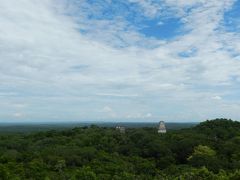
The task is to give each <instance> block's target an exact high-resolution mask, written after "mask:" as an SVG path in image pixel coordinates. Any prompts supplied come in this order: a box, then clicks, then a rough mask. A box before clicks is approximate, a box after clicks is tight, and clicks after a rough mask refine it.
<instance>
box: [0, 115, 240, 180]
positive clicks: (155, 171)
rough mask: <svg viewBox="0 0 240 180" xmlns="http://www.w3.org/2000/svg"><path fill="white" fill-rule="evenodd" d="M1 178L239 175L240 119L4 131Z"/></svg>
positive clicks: (85, 179)
mask: <svg viewBox="0 0 240 180" xmlns="http://www.w3.org/2000/svg"><path fill="white" fill-rule="evenodd" d="M0 179H46V180H48V179H54V180H55V179H71V180H75V179H81V180H95V179H101V180H102V179H106V180H107V179H109V180H110V179H116V180H118V179H124V180H128V179H129V180H130V179H133V180H135V179H139V180H141V179H169V180H172V179H180V180H183V179H186V180H191V179H193V180H198V179H199V180H200V179H201V180H205V179H209V180H212V179H232V180H237V179H240V123H239V122H234V121H231V120H225V119H217V120H213V121H205V122H203V123H200V124H199V125H197V126H196V127H193V128H188V129H182V130H175V131H174V130H172V131H168V133H166V134H158V133H157V130H156V129H155V128H132V129H127V130H126V133H125V134H121V133H120V132H119V131H117V130H115V129H114V128H103V127H97V126H91V127H81V128H74V129H72V130H65V131H47V132H35V133H31V134H17V133H11V134H2V135H0Z"/></svg>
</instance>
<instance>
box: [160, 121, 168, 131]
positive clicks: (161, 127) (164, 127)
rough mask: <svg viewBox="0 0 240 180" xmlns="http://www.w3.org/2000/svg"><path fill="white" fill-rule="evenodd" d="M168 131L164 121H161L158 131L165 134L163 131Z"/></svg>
mask: <svg viewBox="0 0 240 180" xmlns="http://www.w3.org/2000/svg"><path fill="white" fill-rule="evenodd" d="M166 132H167V129H166V126H165V123H164V121H160V122H159V126H158V133H162V134H163V133H166Z"/></svg>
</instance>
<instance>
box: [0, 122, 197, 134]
mask: <svg viewBox="0 0 240 180" xmlns="http://www.w3.org/2000/svg"><path fill="white" fill-rule="evenodd" d="M197 124H198V122H181V123H177V122H166V126H167V129H168V130H173V129H182V128H189V127H193V126H195V125H197ZM91 125H96V126H98V127H109V128H111V127H116V126H123V127H125V128H142V127H151V128H157V127H158V122H90V121H86V122H65V123H61V122H55V123H54V122H52V123H49V122H37V123H27V122H25V123H16V122H15V123H0V133H7V132H9V133H14V132H20V133H30V132H38V131H49V130H57V131H59V130H67V129H72V128H74V127H85V126H91Z"/></svg>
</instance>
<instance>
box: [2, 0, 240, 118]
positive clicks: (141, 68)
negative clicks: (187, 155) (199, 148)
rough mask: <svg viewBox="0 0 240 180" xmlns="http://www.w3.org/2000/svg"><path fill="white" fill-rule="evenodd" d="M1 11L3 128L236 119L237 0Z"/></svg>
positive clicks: (92, 0) (51, 4) (57, 2)
mask: <svg viewBox="0 0 240 180" xmlns="http://www.w3.org/2000/svg"><path fill="white" fill-rule="evenodd" d="M0 9H1V11H0V61H1V66H0V108H1V111H0V121H1V122H13V121H14V122H15V121H17V122H25V121H28V122H29V121H30V122H38V121H54V122H55V121H57V122H62V121H64V122H67V121H88V120H94V121H144V122H149V121H160V120H165V121H175V122H181V121H203V120H205V119H212V118H218V117H225V118H232V119H235V120H239V119H240V114H239V110H240V96H239V88H240V85H239V82H240V21H239V17H240V1H239V0H222V1H219V0H208V1H207V0H200V1H199V0H118V1H116V0H97V1H96V0H42V1H38V0H8V1H0Z"/></svg>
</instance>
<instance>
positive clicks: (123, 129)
mask: <svg viewBox="0 0 240 180" xmlns="http://www.w3.org/2000/svg"><path fill="white" fill-rule="evenodd" d="M116 130H118V131H119V132H120V133H122V134H124V133H125V130H126V129H125V127H123V126H116Z"/></svg>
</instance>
